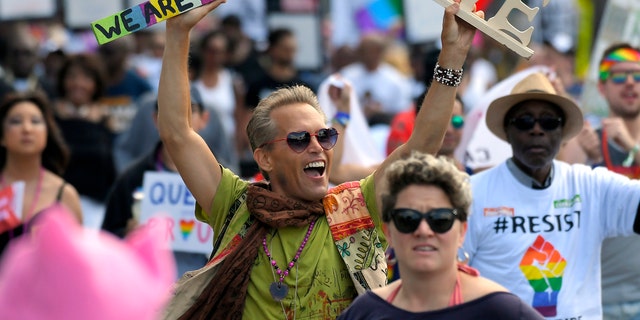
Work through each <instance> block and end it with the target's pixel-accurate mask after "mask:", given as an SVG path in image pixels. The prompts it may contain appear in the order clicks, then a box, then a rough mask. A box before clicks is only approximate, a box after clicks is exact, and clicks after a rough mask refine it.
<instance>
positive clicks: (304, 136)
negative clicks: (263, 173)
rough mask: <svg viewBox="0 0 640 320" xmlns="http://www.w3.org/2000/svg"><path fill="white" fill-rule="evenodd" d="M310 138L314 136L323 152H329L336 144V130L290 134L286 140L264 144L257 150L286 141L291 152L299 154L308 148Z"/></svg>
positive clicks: (325, 129)
mask: <svg viewBox="0 0 640 320" xmlns="http://www.w3.org/2000/svg"><path fill="white" fill-rule="evenodd" d="M312 136H315V137H316V139H318V143H319V144H320V146H321V147H322V149H324V150H331V149H332V148H333V147H334V146H335V145H336V142H338V130H336V129H334V128H324V129H320V130H318V131H317V132H316V133H313V134H312V133H309V131H298V132H290V133H289V134H288V135H287V137H286V138H282V139H275V140H271V141H269V142H265V143H263V144H261V145H260V147H258V148H262V147H264V146H266V145H268V144H271V143H274V142H278V141H285V140H286V141H287V144H288V145H289V148H291V150H293V151H295V152H296V153H301V152H302V151H304V150H306V149H307V147H308V146H309V143H311V137H312Z"/></svg>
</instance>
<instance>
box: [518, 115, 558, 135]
mask: <svg viewBox="0 0 640 320" xmlns="http://www.w3.org/2000/svg"><path fill="white" fill-rule="evenodd" d="M536 122H537V123H538V124H540V128H542V129H543V130H545V131H551V130H555V129H558V127H560V125H562V118H560V117H557V118H556V117H540V118H534V117H532V116H528V115H525V116H521V117H517V118H512V119H511V120H509V124H512V125H513V126H514V127H516V129H518V130H520V131H526V130H531V129H533V127H534V126H535V125H536Z"/></svg>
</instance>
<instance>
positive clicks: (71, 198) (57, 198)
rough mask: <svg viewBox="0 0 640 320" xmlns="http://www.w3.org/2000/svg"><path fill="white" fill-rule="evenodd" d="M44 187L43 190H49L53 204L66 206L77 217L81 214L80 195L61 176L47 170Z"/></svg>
mask: <svg viewBox="0 0 640 320" xmlns="http://www.w3.org/2000/svg"><path fill="white" fill-rule="evenodd" d="M43 186H44V188H43V190H47V193H48V194H49V197H51V198H52V199H53V203H62V204H64V205H65V206H66V207H67V209H69V210H71V211H72V212H73V213H74V214H75V215H76V216H79V215H80V214H81V209H80V194H79V193H78V190H76V188H75V187H74V186H73V185H71V184H70V183H68V182H67V181H65V180H64V179H63V178H62V177H60V176H59V175H57V174H55V173H53V172H51V171H48V170H45V175H44V177H43Z"/></svg>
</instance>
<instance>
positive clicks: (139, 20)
mask: <svg viewBox="0 0 640 320" xmlns="http://www.w3.org/2000/svg"><path fill="white" fill-rule="evenodd" d="M213 1H214V0H149V1H147V2H143V3H141V4H138V5H135V6H133V7H130V8H128V9H125V10H123V11H120V12H118V13H115V14H112V15H110V16H108V17H105V18H102V19H100V20H96V21H94V22H92V23H91V29H92V30H93V34H94V35H95V36H96V40H98V43H99V44H105V43H107V42H110V41H113V40H115V39H118V38H121V37H124V36H126V35H128V34H131V33H134V32H136V31H140V30H142V29H145V28H148V27H150V26H152V25H154V24H156V23H158V22H161V21H164V20H167V19H169V18H171V17H175V16H177V15H179V14H181V13H184V12H187V11H189V10H191V9H195V8H197V7H200V6H203V5H205V4H209V3H211V2H213Z"/></svg>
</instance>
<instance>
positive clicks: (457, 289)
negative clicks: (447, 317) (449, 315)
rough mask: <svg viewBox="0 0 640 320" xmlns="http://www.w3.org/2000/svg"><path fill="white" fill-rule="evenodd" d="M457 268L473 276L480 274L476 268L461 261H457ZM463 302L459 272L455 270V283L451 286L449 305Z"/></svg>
mask: <svg viewBox="0 0 640 320" xmlns="http://www.w3.org/2000/svg"><path fill="white" fill-rule="evenodd" d="M458 270H459V271H461V272H464V273H466V274H468V275H472V276H474V277H477V276H479V275H480V272H479V271H478V270H477V269H476V268H473V267H470V266H468V265H466V264H462V263H458ZM463 302H464V301H463V300H462V284H461V282H460V272H457V273H456V285H455V286H454V287H453V294H452V295H451V299H450V300H449V306H450V307H451V306H457V305H459V304H461V303H463Z"/></svg>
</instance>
